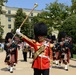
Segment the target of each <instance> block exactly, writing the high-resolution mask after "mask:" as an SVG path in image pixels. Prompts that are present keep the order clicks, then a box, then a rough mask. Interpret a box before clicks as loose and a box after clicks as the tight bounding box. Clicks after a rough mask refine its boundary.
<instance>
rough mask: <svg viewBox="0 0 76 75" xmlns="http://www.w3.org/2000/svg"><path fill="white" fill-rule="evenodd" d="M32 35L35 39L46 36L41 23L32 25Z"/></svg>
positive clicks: (44, 26)
mask: <svg viewBox="0 0 76 75" xmlns="http://www.w3.org/2000/svg"><path fill="white" fill-rule="evenodd" d="M34 34H35V36H36V37H38V36H46V35H47V26H46V25H45V24H44V23H43V22H41V23H38V24H35V25H34Z"/></svg>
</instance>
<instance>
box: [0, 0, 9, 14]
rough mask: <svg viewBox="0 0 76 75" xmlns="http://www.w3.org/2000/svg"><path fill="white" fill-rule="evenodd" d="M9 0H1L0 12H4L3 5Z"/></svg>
mask: <svg viewBox="0 0 76 75" xmlns="http://www.w3.org/2000/svg"><path fill="white" fill-rule="evenodd" d="M7 1H8V0H0V14H2V6H4V3H5V2H7Z"/></svg>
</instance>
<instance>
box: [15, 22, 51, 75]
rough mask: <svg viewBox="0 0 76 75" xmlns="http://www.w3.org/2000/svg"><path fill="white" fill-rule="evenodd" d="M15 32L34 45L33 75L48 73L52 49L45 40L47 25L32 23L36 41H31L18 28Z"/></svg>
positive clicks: (45, 74) (47, 74) (46, 74)
mask: <svg viewBox="0 0 76 75" xmlns="http://www.w3.org/2000/svg"><path fill="white" fill-rule="evenodd" d="M16 33H17V34H18V35H20V36H22V39H23V40H24V41H25V42H27V43H28V44H29V45H31V46H32V47H34V50H35V54H34V61H33V63H32V68H33V69H34V74H33V75H50V74H49V70H50V69H49V68H50V61H51V60H52V50H51V48H50V43H49V42H47V41H46V39H45V38H46V36H47V26H46V25H45V24H44V23H43V22H41V23H38V24H35V25H34V34H35V40H36V42H33V41H32V40H31V39H29V38H28V37H27V36H25V35H23V34H22V33H21V32H20V29H17V30H16Z"/></svg>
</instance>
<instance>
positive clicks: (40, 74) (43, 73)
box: [34, 68, 49, 75]
mask: <svg viewBox="0 0 76 75" xmlns="http://www.w3.org/2000/svg"><path fill="white" fill-rule="evenodd" d="M34 75H49V69H45V70H39V69H36V68H34Z"/></svg>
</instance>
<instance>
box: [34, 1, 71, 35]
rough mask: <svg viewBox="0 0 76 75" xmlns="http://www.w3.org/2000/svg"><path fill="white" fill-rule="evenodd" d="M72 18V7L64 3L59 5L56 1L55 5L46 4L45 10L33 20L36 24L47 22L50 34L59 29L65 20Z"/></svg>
mask: <svg viewBox="0 0 76 75" xmlns="http://www.w3.org/2000/svg"><path fill="white" fill-rule="evenodd" d="M69 16H71V12H70V7H68V6H66V5H64V4H63V3H58V0H56V1H55V2H54V3H50V4H46V8H45V10H43V12H42V13H40V14H38V15H37V16H36V17H34V18H33V21H34V22H41V21H42V22H45V23H46V24H47V26H48V34H51V31H52V30H53V29H52V28H54V29H59V27H60V26H61V25H62V23H63V22H64V20H65V19H66V18H67V17H69Z"/></svg>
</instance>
